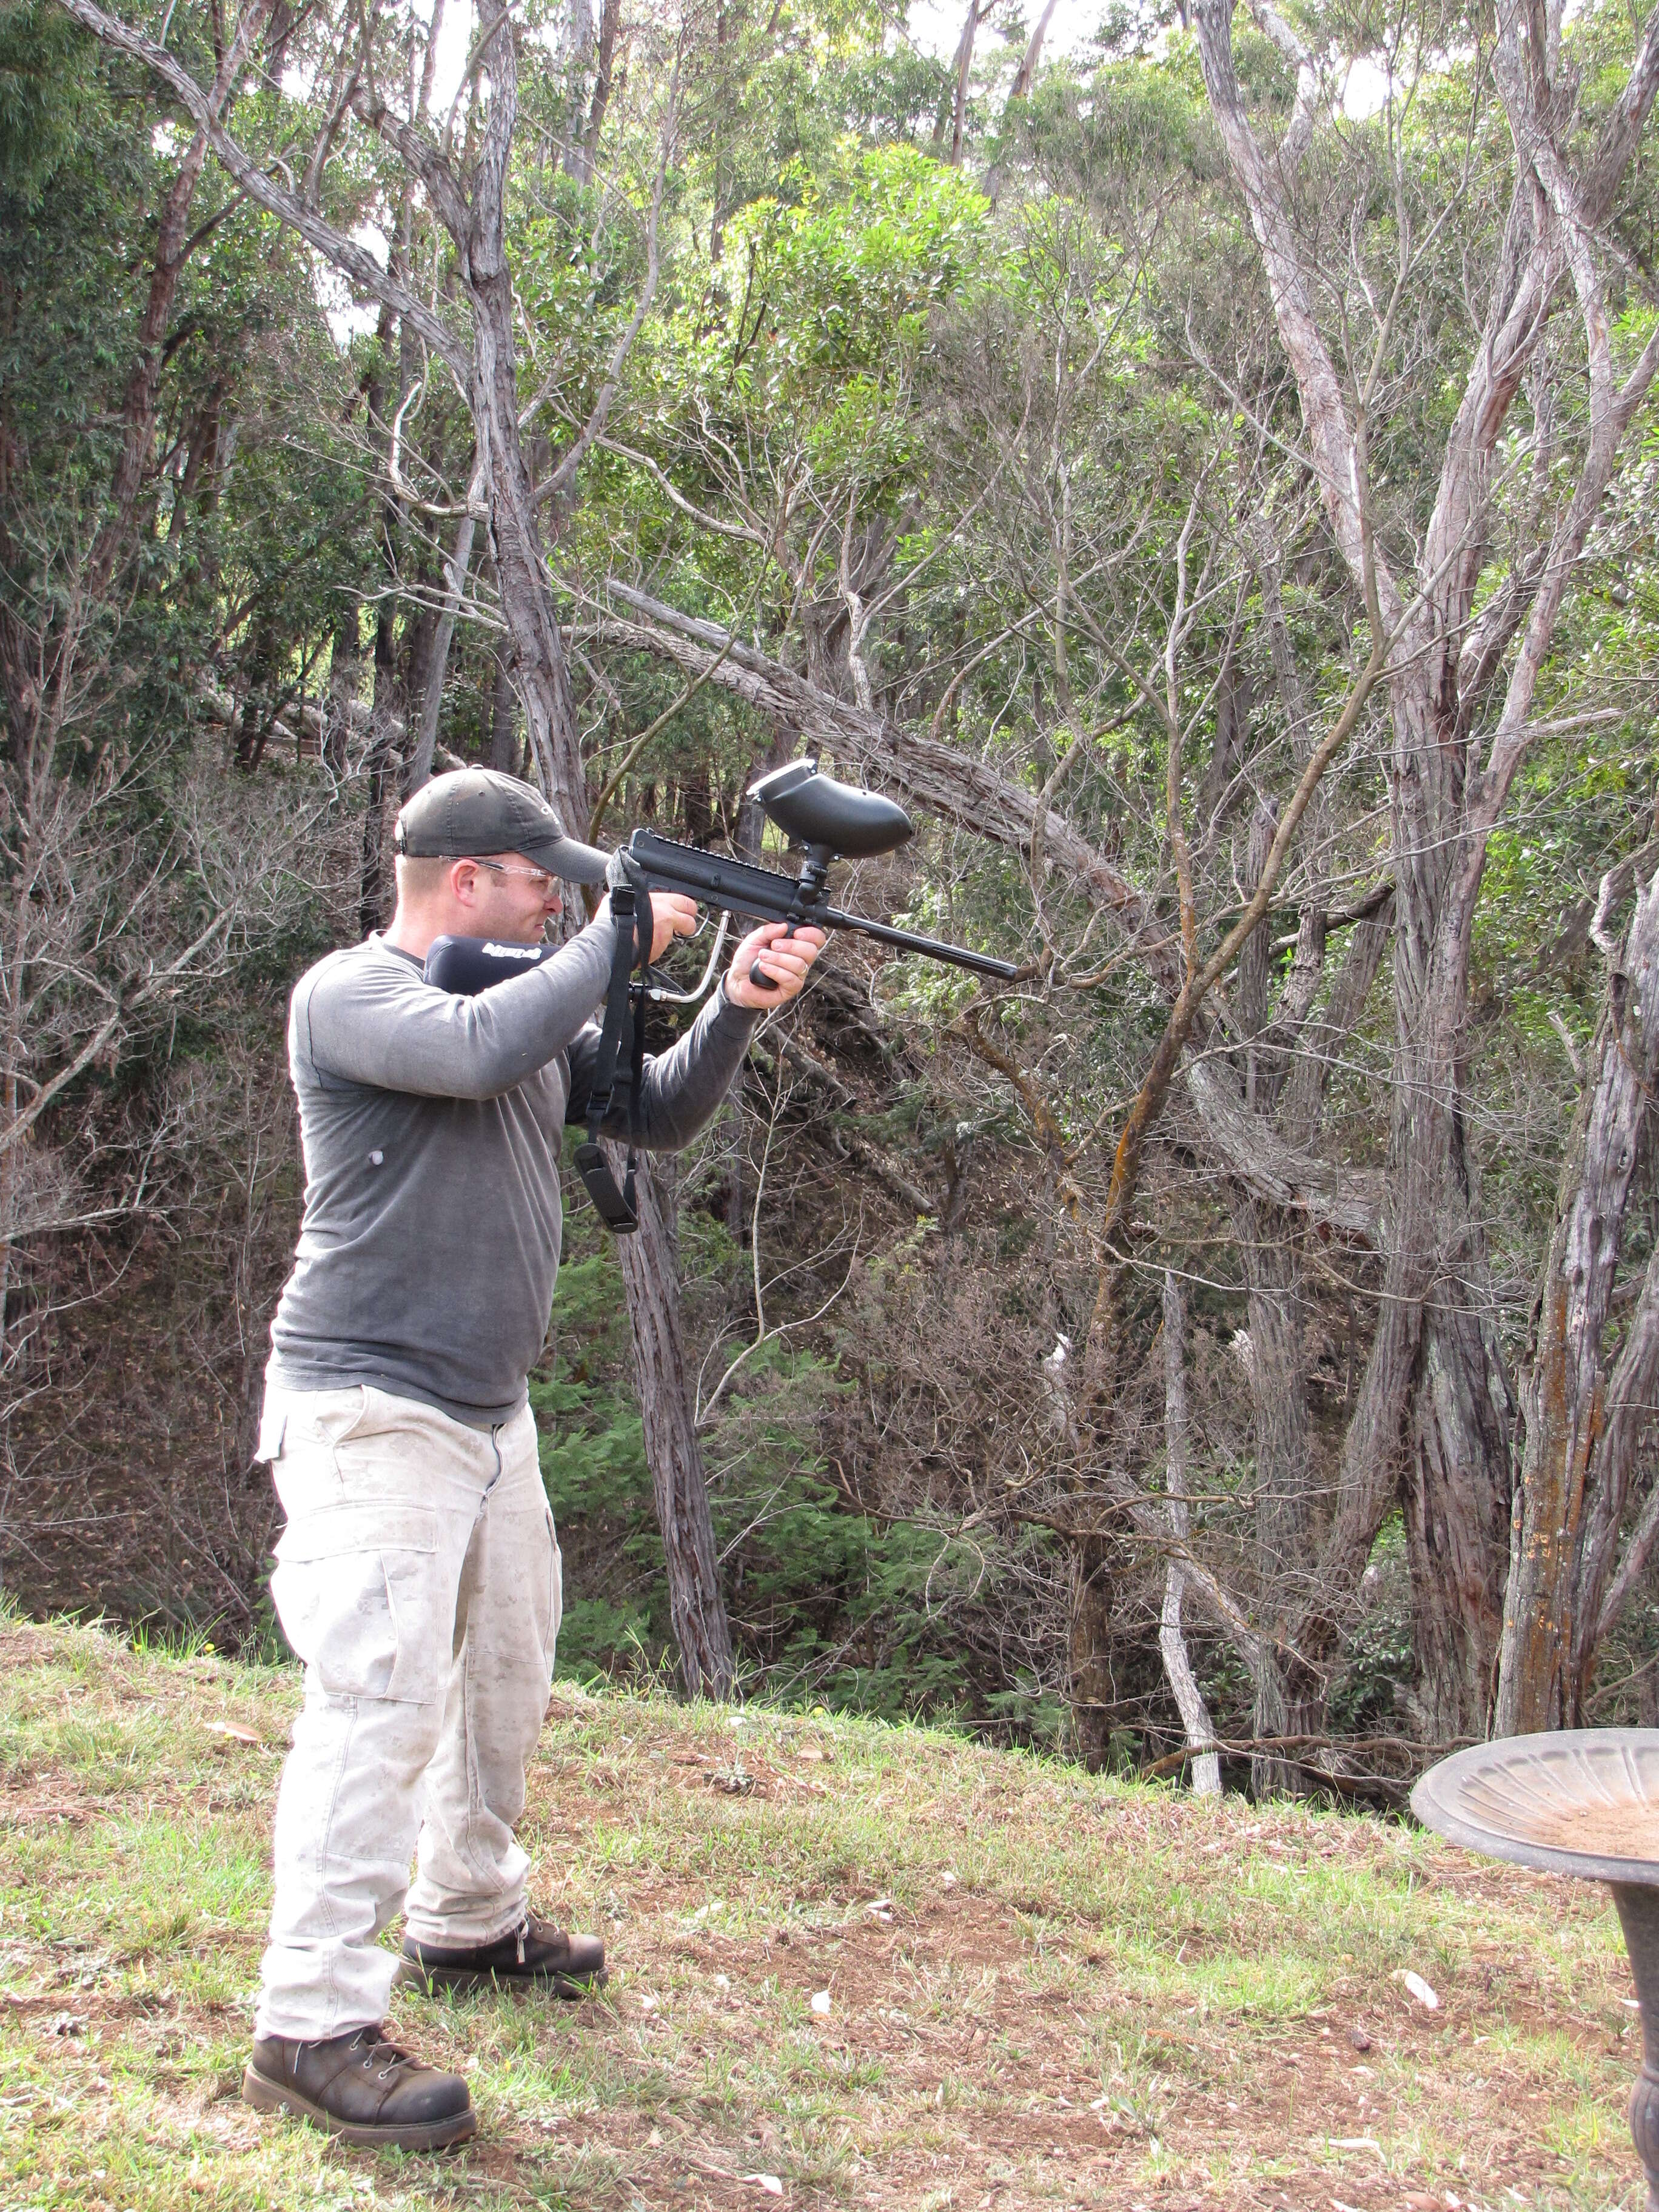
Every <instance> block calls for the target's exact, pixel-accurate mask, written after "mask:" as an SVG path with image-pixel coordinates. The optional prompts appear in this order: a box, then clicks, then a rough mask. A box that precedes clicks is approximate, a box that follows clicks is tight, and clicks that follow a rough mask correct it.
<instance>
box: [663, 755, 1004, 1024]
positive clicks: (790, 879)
mask: <svg viewBox="0 0 1659 2212" xmlns="http://www.w3.org/2000/svg"><path fill="white" fill-rule="evenodd" d="M824 780H825V781H828V778H826V779H824ZM757 788H758V787H757ZM887 803H890V802H887ZM894 811H897V810H896V809H895V810H894ZM628 856H629V860H632V861H633V862H634V864H635V866H636V867H637V868H638V870H639V872H640V879H641V882H642V883H643V884H644V885H645V887H646V888H647V890H653V891H655V890H661V891H683V892H684V893H685V895H686V896H688V897H690V898H694V899H696V900H698V901H699V902H701V903H702V904H703V905H705V906H721V907H725V908H726V909H727V911H728V912H730V913H732V914H736V915H743V916H744V919H745V920H747V921H787V922H788V923H789V924H790V925H791V926H792V927H794V928H797V929H804V928H811V929H849V930H855V931H857V932H858V933H859V934H860V935H861V936H864V937H873V938H875V939H878V942H879V943H881V944H883V945H891V946H892V947H893V948H894V950H895V951H899V952H920V953H921V954H922V955H923V957H925V958H927V959H929V960H945V961H948V962H949V963H950V964H951V967H953V968H966V969H969V971H970V972H971V973H972V974H974V975H995V976H998V977H1000V979H1001V980H1002V981H1004V982H1009V981H1012V979H1013V978H1014V977H1015V976H1016V975H1018V973H1019V969H1018V968H1017V967H1016V966H1015V965H1014V963H1012V961H1010V960H997V959H994V958H993V957H992V956H991V955H990V954H989V953H988V952H970V951H969V950H968V948H967V947H966V946H965V945H945V944H941V943H940V941H939V939H937V938H933V937H919V936H917V935H916V933H915V931H913V930H908V929H895V928H894V927H892V925H891V924H890V922H884V921H866V918H865V917H864V916H863V915H857V914H848V913H845V912H844V911H843V910H842V908H840V907H838V906H831V905H829V902H827V901H826V900H825V899H823V896H822V890H823V874H822V872H821V871H816V872H815V870H814V868H813V865H812V860H811V856H810V848H809V858H808V861H807V866H806V868H805V870H804V871H803V872H802V873H801V874H800V875H799V876H786V875H784V874H783V873H781V871H779V870H777V869H775V868H762V867H757V866H756V865H755V863H754V862H753V861H752V860H727V859H726V858H725V857H724V856H723V855H722V854H718V853H705V852H703V851H702V849H701V848H699V847H698V846H696V845H682V844H679V843H678V842H676V841H675V839H673V838H672V837H662V836H659V835H658V834H657V832H656V831H655V830H654V829H636V830H635V832H634V834H633V836H631V837H630V838H629V841H628ZM815 873H816V874H817V880H816V881H814V880H813V877H814V875H815Z"/></svg>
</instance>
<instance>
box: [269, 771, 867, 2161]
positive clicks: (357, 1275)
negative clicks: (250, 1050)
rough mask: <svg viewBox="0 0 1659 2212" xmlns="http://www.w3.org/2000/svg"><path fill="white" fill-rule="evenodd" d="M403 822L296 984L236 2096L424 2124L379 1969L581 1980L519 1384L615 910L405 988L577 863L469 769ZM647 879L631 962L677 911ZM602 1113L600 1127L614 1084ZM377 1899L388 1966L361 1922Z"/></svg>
mask: <svg viewBox="0 0 1659 2212" xmlns="http://www.w3.org/2000/svg"><path fill="white" fill-rule="evenodd" d="M396 842H397V849H398V860H397V874H398V903H397V911H396V913H395V914H394V915H393V917H392V923H391V926H390V927H389V928H388V929H387V930H386V932H385V933H384V934H383V935H375V936H372V937H370V938H369V939H368V940H367V941H366V942H365V943H363V944H362V945H354V946H352V947H351V948H350V950H349V951H343V952H335V953H331V954H330V955H329V957H327V958H326V959H325V960H323V961H321V962H319V963H318V965H317V966H316V967H314V968H313V969H311V970H310V972H309V973H308V974H307V975H304V976H302V977H301V981H300V982H299V984H298V986H297V987H296V988H295V993H294V997H293V1000H292V1002H291V1006H290V1009H289V1063H290V1066H291V1068H292V1071H293V1078H294V1085H295V1091H296V1092H297V1093H298V1096H299V1101H300V1127H301V1141H302V1144H303V1147H304V1152H305V1163H306V1193H305V1214H304V1219H303V1223H302V1225H301V1232H300V1244H299V1250H298V1254H297V1255H296V1257H295V1266H294V1272H293V1273H292V1274H291V1276H290V1277H289V1281H288V1284H287V1286H286V1288H285V1289H284V1291H283V1296H282V1300H281V1303H280V1304H279V1306H278V1308H277V1312H276V1321H275V1322H274V1323H273V1325H272V1328H271V1346H272V1349H271V1358H270V1366H269V1368H268V1369H267V1370H266V1387H265V1404H264V1419H263V1423H262V1425H261V1433H260V1439H259V1454H260V1456H261V1457H262V1458H269V1459H270V1462H271V1463H272V1473H273V1475H274V1478H275V1480H276V1488H277V1492H278V1494H279V1495H280V1497H281V1499H282V1503H283V1510H284V1512H285V1513H286V1515H287V1522H288V1525H287V1527H286V1528H285V1529H284V1531H283V1535H282V1537H281V1539H280V1541H279V1542H278V1544H277V1547H276V1558H277V1565H276V1573H275V1575H274V1576H273V1577H272V1580H271V1594H272V1596H273V1598H274V1599H275V1601H276V1609H277V1612H278V1613H279V1615H280V1617H281V1620H282V1623H283V1629H284V1631H285V1632H286V1634H287V1636H288V1638H289V1643H290V1644H292V1645H293V1647H294V1649H295V1651H296V1652H297V1653H298V1655H299V1656H300V1657H301V1660H302V1661H303V1662H305V1704H304V1707H303V1710H302V1711H301V1715H300V1717H299V1719H298V1721H297V1722H296V1723H295V1729H294V1740H293V1747H292V1749H291V1751H290V1753H289V1759H288V1761H287V1764H286V1765H285V1766H284V1768H283V1780H282V1787H281V1790H280V1792H279V1794H278V1797H277V1805H276V1844H275V1859H276V1887H275V1898H274V1902H273V1908H272V1912H271V1923H270V1946H269V1948H268V1949H267V1950H266V1952H265V1954H264V1978H263V1987H262V1989H261V1991H260V1996H259V2003H258V2012H257V2015H256V2017H255V2022H254V2045H253V2053H252V2059H251V2061H250V2063H249V2065H248V2068H247V2070H246V2075H245V2076H244V2080H243V2088H242V2093H243V2095H244V2096H245V2097H246V2099H247V2100H248V2102H249V2103H250V2104H253V2105H257V2106H262V2107H264V2109H267V2110H282V2111H287V2112H294V2113H296V2114H299V2115H300V2116H301V2117H303V2118H307V2119H309V2120H311V2121H312V2122H313V2123H314V2124H317V2125H319V2126H320V2127H322V2128H325V2129H326V2130H328V2131H329V2132H330V2133H331V2134H334V2135H339V2136H345V2137H346V2138H347V2139H348V2140H349V2141H351V2142H364V2143H376V2144H379V2143H392V2144H397V2145H398V2146H400V2147H402V2148H408V2149H417V2148H438V2147H439V2146H441V2145H443V2144H446V2143H452V2142H459V2141H461V2140H462V2139H463V2138H464V2137H465V2136H470V2135H471V2133H472V2132H473V2130H474V2127H475V2125H476V2120H475V2118H474V2114H473V2112H472V2107H471V2100H470V2098H469V2096H468V2093H467V2087H466V2084H465V2081H463V2080H461V2079H460V2077H459V2075H449V2074H444V2073H441V2072H439V2071H437V2070H436V2069H433V2068H430V2067H426V2066H422V2064H421V2063H419V2062H418V2061H417V2060H416V2059H415V2058H413V2057H410V2055H409V2053H407V2052H406V2051H402V2050H400V2049H399V2048H398V2046H397V2045H394V2044H392V2043H390V2042H388V2041H387V2040H386V2039H385V2037H384V2035H383V2033H382V2030H381V2024H382V2021H383V2020H384V2016H385V2013H386V2002H387V1999H388V1997H389V1996H390V1994H391V1989H392V1984H393V1982H394V1981H399V1982H401V1981H413V1982H416V1983H417V1984H421V1985H423V1986H425V1987H426V1988H428V1989H433V1988H453V1989H475V1988H480V1987H486V1986H490V1985H494V1984H523V1985H526V1986H529V1987H532V1988H535V1989H537V1990H541V1991H544V1992H551V1993H553V1994H556V1995H557V1996H582V1995H584V1994H586V1991H587V1990H590V1989H592V1987H593V1986H594V1985H595V1984H598V1983H599V1981H601V1980H603V1978H604V1971H605V1948H604V1946H603V1944H602V1943H601V1942H599V1940H598V1938H597V1937H594V1936H580V1935H569V1934H566V1933H564V1932H563V1931H562V1930H560V1929H556V1928H554V1927H551V1926H550V1925H549V1923H547V1922H545V1921H544V1920H541V1919H539V1918H538V1917H537V1916H536V1915H535V1914H534V1913H532V1911H530V1909H529V1904H528V1889H527V1886H528V1877H529V1872H530V1865H529V1861H528V1859H527V1858H526V1855H525V1853H524V1851H523V1850H522V1849H521V1848H520V1845H519V1844H518V1843H517V1842H516V1841H515V1840H514V1838H513V1825H514V1823H515V1822H516V1821H517V1820H518V1819H519V1816H520V1813H521V1812H522V1811H523V1808H524V1796H525V1763H526V1759H527V1758H528V1756H529V1754H530V1752H531V1750H532V1747H533V1746H534V1744H535V1741H536V1738H537V1736H538V1733H539V1731H540V1728H541V1723H542V1719H543V1717H544V1713H545V1711H546V1707H547V1698H548V1691H549V1687H550V1683H551V1680H552V1672H553V1651H554V1644H555V1640H556V1637H557V1634H558V1627H559V1613H560V1603H561V1583H560V1559H559V1549H558V1544H557V1541H556V1535H555V1532H554V1528H553V1520H552V1515H551V1513H550V1510H549V1509H548V1504H547V1498H546V1495H545V1492H544V1490H543V1487H542V1481H541V1474H540V1468H539V1465H538V1458H537V1450H536V1432H535V1427H534V1425H533V1423H532V1419H531V1414H530V1409H529V1406H528V1404H527V1402H526V1376H527V1373H528V1370H529V1369H530V1367H531V1365H532V1363H533V1362H534V1361H535V1360H536V1359H537V1358H538V1357H539V1355H540V1353H541V1351H542V1348H543V1345H544V1341H545V1338H546V1334H547V1327H548V1320H549V1314H550V1307H551V1304H552V1296H553V1284H554V1279H555V1276H556V1273H557V1270H558V1261H559V1238H560V1225H561V1214H560V1205H559V1182H558V1152H559V1145H560V1139H561V1135H562V1130H563V1127H564V1125H565V1123H566V1122H567V1121H580V1120H581V1119H582V1118H583V1116H584V1115H585V1113H586V1105H587V1098H588V1094H589V1090H590V1086H591V1079H592V1073H593V1066H594V1061H595V1058H596V1055H597V1052H598V1048H599V1026H598V1024H596V1023H595V1022H594V1021H593V1019H592V1016H593V1013H594V1012H595V1009H596V1008H598V1007H599V1006H600V1004H601V1003H602V1001H603V1000H604V998H605V990H606V987H607V984H608V982H609V980H610V976H611V963H612V954H613V948H614V945H615V939H616V932H617V924H616V923H614V922H613V921H611V914H610V907H609V901H608V900H606V901H605V902H602V903H601V904H600V907H599V912H598V913H597V915H595V917H594V919H593V920H592V922H590V923H589V925H588V926H587V927H586V928H585V929H584V930H582V931H581V932H580V934H579V935H577V936H575V937H574V938H573V939H571V940H570V942H569V943H568V945H564V946H562V948H561V949H560V950H559V951H557V952H556V953H555V954H553V955H552V956H551V957H550V958H548V959H546V960H544V961H543V962H542V963H540V964H539V965H538V966H537V967H534V968H532V969H526V970H525V971H524V972H522V973H520V974H519V975H515V976H514V977H513V978H512V980H511V981H506V982H503V983H500V984H498V985H496V986H495V987H494V988H492V989H490V990H489V991H486V992H483V993H481V994H479V995H478V996H477V997H476V998H463V997H453V996H451V995H450V994H447V993H445V992H443V991H440V990H437V989H435V988H434V987H432V986H431V985H429V984H428V983H427V982H426V981H424V979H423V975H422V962H423V960H424V957H425V955H426V953H427V951H428V948H429V947H430V945H432V943H433V940H434V939H435V938H437V937H440V936H442V935H445V934H453V935H456V936H471V937H491V938H495V939H507V940H511V941H513V942H514V943H519V944H526V945H533V944H536V943H538V942H539V941H540V940H541V938H542V935H543V932H544V927H545V925H546V923H547V922H548V921H549V920H550V918H551V917H553V916H555V915H557V914H558V913H559V911H560V896H559V888H558V885H559V879H560V878H564V880H566V881H567V882H574V883H578V884H600V883H602V882H603V881H604V880H605V868H606V861H605V854H602V853H599V852H597V851H595V850H594V849H593V848H592V847H589V846H585V845H580V844H578V843H576V842H574V840H573V839H570V838H568V837H567V836H565V835H564V831H563V829H562V825H561V823H560V822H559V819H558V817H557V816H556V814H555V813H554V812H553V811H552V809H551V808H550V807H549V806H547V805H544V803H543V801H542V800H541V799H539V798H538V797H537V796H536V794H535V793H533V792H532V791H531V790H530V788H529V787H528V786H526V785H524V784H521V783H519V782H517V781H514V780H513V778H511V777H509V776H504V775H495V774H493V773H491V772H490V771H489V770H487V769H465V770H462V771H459V772H457V773H455V774H453V775H446V776H442V777H440V778H438V779H437V780H436V781H434V782H431V783H429V784H428V785H427V787H425V789H424V790H422V791H421V792H419V793H416V796H415V797H414V798H413V799H410V802H409V803H408V805H406V806H405V807H404V810H403V811H402V813H401V814H400V815H399V817H398V831H397V840H396ZM651 903H652V913H653V922H654V930H653V947H652V950H653V957H657V956H659V955H660V954H661V953H662V952H663V951H665V949H666V947H667V946H668V945H670V944H671V942H672V940H673V939H674V938H675V937H677V936H679V935H683V934H686V933H690V931H691V930H693V929H694V928H695V927H696V908H695V906H694V905H693V903H692V902H691V901H690V899H687V898H680V897H671V896H660V895H658V896H653V899H652V902H651ZM628 926H629V927H632V925H631V924H629V925H628ZM782 939H783V929H782V926H781V925H780V924H776V923H773V924H768V925H766V926H764V927H762V928H759V929H757V930H756V931H754V932H753V933H752V934H751V935H750V936H749V937H748V938H746V939H744V942H743V944H742V945H739V946H738V951H737V954H736V956H735V957H734V958H733V960H732V966H731V969H730V971H729V972H728V974H727V975H726V977H725V979H724V981H723V982H722V983H721V985H720V987H719V988H718V989H717V991H716V994H715V995H714V998H713V999H712V1000H710V1002H709V1004H708V1006H705V1008H704V1009H703V1011H702V1014H701V1015H700V1017H699V1018H698V1019H697V1021H696V1024H695V1026H694V1027H693V1028H692V1030H690V1033H689V1034H688V1035H687V1036H684V1037H683V1038H682V1039H681V1040H680V1042H678V1044H677V1045H675V1046H674V1048H672V1050H671V1051H670V1052H667V1053H665V1054H663V1055H661V1056H660V1057H659V1058H658V1059H655V1060H650V1061H648V1062H647V1066H646V1071H645V1078H644V1083H643V1085H642V1096H641V1100H640V1102H639V1110H640V1121H641V1133H642V1137H643V1141H644V1142H645V1143H646V1144H647V1146H653V1147H656V1148H665V1147H666V1148H672V1147H674V1146H680V1145H684V1143H685V1142H686V1141H687V1140H688V1139H690V1138H691V1137H692V1136H694V1135H695V1134H696V1132H697V1131H698V1130H699V1129H700V1128H701V1127H702V1126H703V1125H704V1124H705V1123H706V1122H707V1121H708V1119H709V1118H710V1116H711V1115H713V1114H714V1110H715V1109H716V1108H717V1107H718V1105H719V1104H720V1101H721V1100H722V1099H723V1098H724V1097H725V1096H726V1091H727V1090H728V1089H729V1087H730V1085H731V1082H732V1077H733V1076H734V1075H735V1074H736V1073H737V1070H738V1066H739V1064H740V1063H741V1061H742V1059H743V1055H744V1050H745V1048H746V1047H747V1045H748V1042H749V1038H750V1033H751V1031H752V1030H753V1028H754V1025H755V1022H756V1020H757V1018H758V1015H759V1013H760V1012H761V1011H763V1009H765V1008H768V1007H772V1006H778V1005H781V1003H783V1002H784V1001H785V1000H789V999H793V997H794V996H795V995H796V994H797V993H798V992H799V990H800V988H801V987H802V985H803V984H804V983H805V980H806V975H807V971H808V969H810V968H811V963H812V961H813V959H814V957H816V955H817V951H818V950H819V949H820V947H821V946H822V945H823V935H822V933H820V932H818V931H816V930H805V931H803V932H801V933H799V934H797V935H794V936H792V937H790V938H789V939H787V942H786V941H781V940H782ZM751 970H752V971H753V972H752V973H751ZM757 976H758V977H759V978H760V979H762V980H760V981H757V980H756V978H757ZM615 1112H616V1114H617V1129H616V1131H615V1132H614V1133H623V1128H624V1127H625V1121H624V1116H625V1114H626V1105H625V1103H623V1102H621V1101H619V1103H618V1104H617V1108H616V1109H615ZM411 1851H414V1852H416V1860H417V1871H416V1880H415V1882H414V1886H413V1887H412V1888H410V1887H409V1867H410V1854H411ZM405 1893H407V1903H406V1905H405ZM400 1908H402V1909H403V1910H404V1942H403V1954H402V1959H401V1960H400V1961H398V1960H393V1958H392V1954H390V1953H389V1952H387V1951H386V1950H385V1949H383V1948H381V1947H380V1944H379V1943H378V1942H376V1940H375V1939H376V1938H377V1937H378V1936H380V1933H381V1931H382V1930H383V1929H385V1928H386V1927H387V1926H388V1925H389V1924H390V1923H391V1922H392V1919H393V1918H394V1917H395V1916H396V1915H397V1913H398V1911H399V1909H400Z"/></svg>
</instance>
